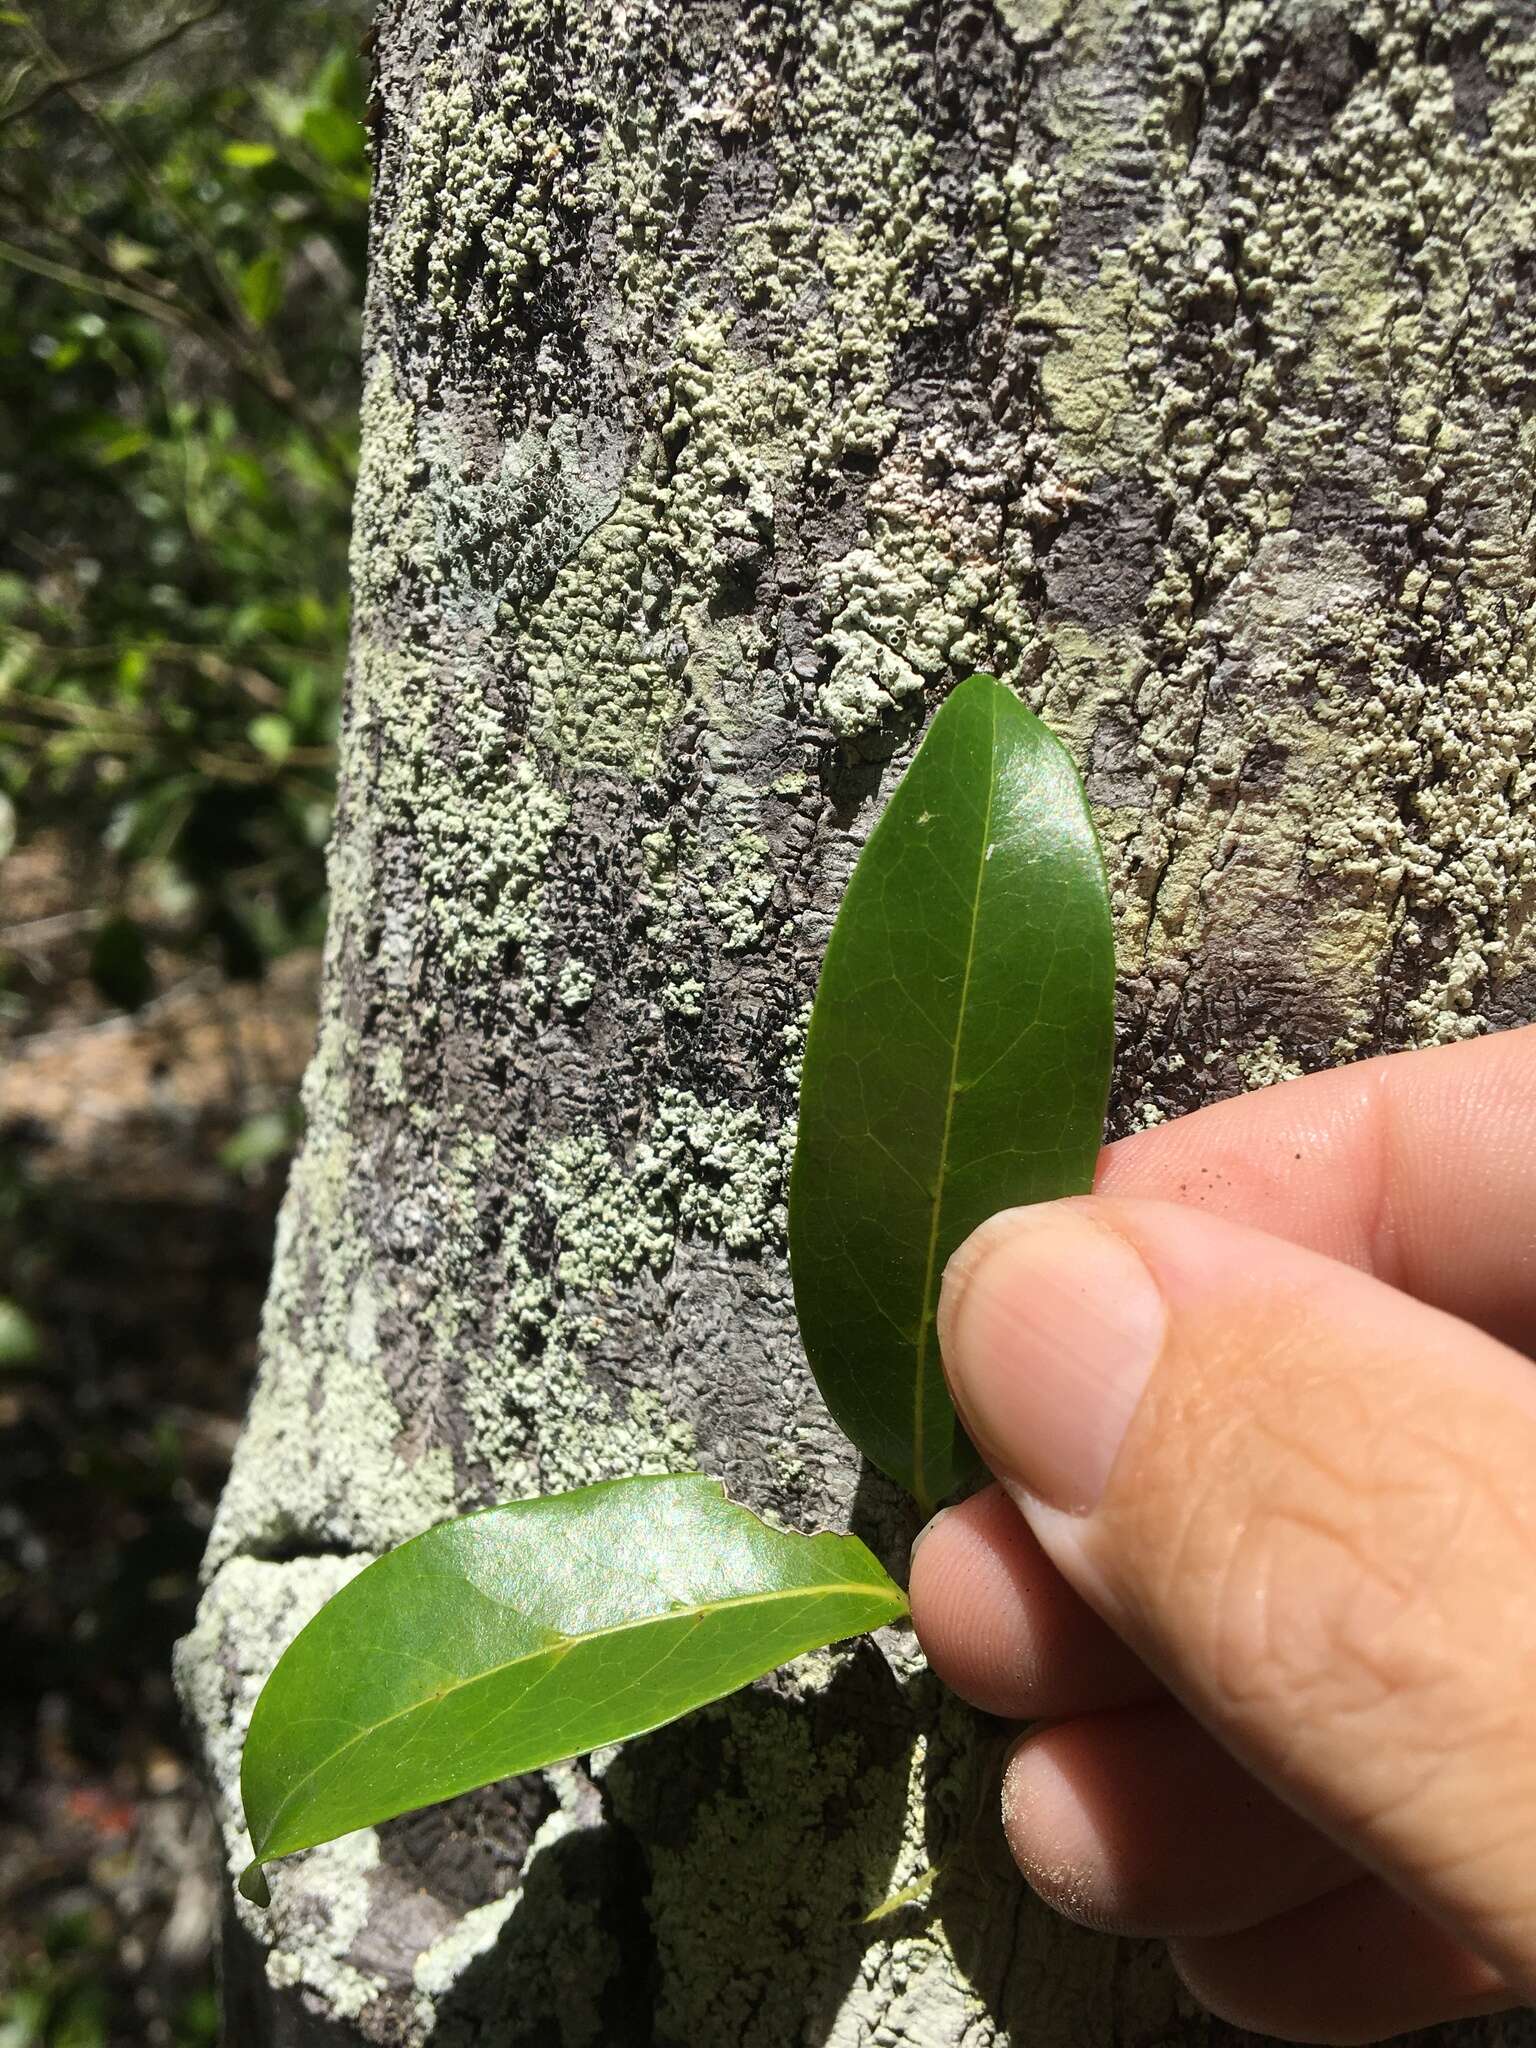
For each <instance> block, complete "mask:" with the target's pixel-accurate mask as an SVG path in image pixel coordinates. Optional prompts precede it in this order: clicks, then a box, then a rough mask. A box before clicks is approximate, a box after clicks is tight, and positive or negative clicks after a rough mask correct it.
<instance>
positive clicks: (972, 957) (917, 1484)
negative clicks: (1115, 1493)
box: [912, 696, 997, 1513]
mask: <svg viewBox="0 0 1536 2048" xmlns="http://www.w3.org/2000/svg"><path fill="white" fill-rule="evenodd" d="M987 708H988V712H989V714H990V717H991V728H990V731H989V732H988V735H987V808H986V811H985V813H984V815H983V818H982V826H981V846H980V850H979V855H978V858H977V862H976V892H975V895H974V896H973V897H972V899H971V925H970V931H969V932H968V934H967V936H966V945H965V972H964V973H963V975H962V976H961V979H960V1001H959V1004H958V1006H957V1009H956V1012H955V1034H954V1043H953V1045H952V1046H951V1047H950V1058H949V1087H948V1090H947V1091H946V1094H945V1098H944V1129H943V1132H942V1134H941V1136H940V1140H939V1169H938V1174H937V1176H936V1178H935V1180H934V1186H933V1200H932V1204H931V1214H930V1218H929V1228H928V1261H927V1265H926V1268H925V1270H924V1273H923V1303H922V1320H921V1322H920V1323H919V1324H918V1330H917V1370H916V1373H915V1375H914V1381H913V1394H912V1477H913V1481H914V1489H913V1490H914V1491H915V1493H916V1495H917V1500H918V1505H919V1506H920V1507H921V1508H922V1509H923V1510H924V1512H925V1513H926V1512H928V1511H929V1510H930V1509H931V1508H932V1507H933V1505H934V1502H933V1499H932V1498H931V1497H930V1495H929V1493H928V1488H927V1485H926V1474H925V1472H924V1469H923V1459H924V1451H925V1447H924V1441H923V1440H924V1436H925V1434H926V1431H925V1429H924V1422H923V1375H924V1373H925V1372H926V1371H927V1367H928V1339H929V1332H930V1331H931V1330H932V1329H933V1326H934V1325H933V1318H934V1271H935V1267H936V1266H937V1264H938V1253H939V1222H940V1219H941V1217H942V1215H943V1212H944V1178H945V1175H946V1174H947V1173H948V1171H949V1140H950V1134H951V1132H952V1131H953V1129H954V1123H955V1103H956V1101H957V1099H958V1093H959V1090H958V1082H959V1074H960V1041H961V1040H962V1038H963V1037H964V1036H965V1012H966V1006H967V1004H968V1003H969V1001H970V994H971V972H972V969H973V968H974V967H975V964H976V932H977V928H978V926H979V925H980V922H981V896H982V890H983V888H984V887H985V885H986V875H987V846H988V844H989V842H990V840H991V837H992V811H993V806H994V803H995V801H996V797H997V700H996V698H995V697H990V696H989V700H988V706H987Z"/></svg>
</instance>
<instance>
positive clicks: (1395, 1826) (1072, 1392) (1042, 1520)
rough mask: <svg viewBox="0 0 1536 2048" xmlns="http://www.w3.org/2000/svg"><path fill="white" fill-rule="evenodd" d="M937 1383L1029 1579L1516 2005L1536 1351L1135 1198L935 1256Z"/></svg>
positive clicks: (1365, 1281) (1523, 1921)
mask: <svg viewBox="0 0 1536 2048" xmlns="http://www.w3.org/2000/svg"><path fill="white" fill-rule="evenodd" d="M940 1334H941V1338H942V1342H943V1347H944V1357H945V1363H946V1368H947V1370H948V1373H949V1377H950V1384H951V1387H952V1389H953V1391H954V1395H955V1399H956V1403H957V1405H958V1406H959V1408H960V1411H961V1414H962V1415H963V1417H964V1419H965V1421H966V1424H967V1427H968V1428H969V1429H970V1431H971V1433H972V1435H973V1437H974V1438H975V1440H976V1443H977V1445H978V1446H979V1448H980V1449H981V1451H982V1453H983V1455H984V1456H985V1457H986V1458H987V1461H988V1462H989V1464H990V1465H991V1466H992V1469H993V1470H994V1471H995V1472H996V1473H997V1475H998V1477H999V1478H1000V1479H1001V1480H1002V1481H1003V1483H1004V1485H1005V1486H1006V1487H1007V1488H1008V1490H1009V1491H1010V1492H1011V1493H1012V1494H1013V1496H1014V1498H1015V1500H1016V1501H1017V1502H1018V1504H1019V1507H1020V1508H1021V1510H1022V1511H1023V1513H1024V1515H1025V1516H1026V1518H1027V1520H1028V1521H1029V1523H1030V1525H1031V1527H1032V1528H1033V1529H1034V1531H1035V1534H1036V1536H1037V1537H1038V1538H1039V1540H1040V1542H1041V1543H1042V1544H1043V1545H1044V1547H1045V1549H1046V1550H1047V1552H1048V1553H1049V1555H1050V1556H1051V1558H1052V1559H1053V1560H1054V1562H1055V1564H1056V1565H1057V1567H1058V1569H1059V1570H1060V1571H1061V1572H1062V1573H1063V1575H1064V1576H1065V1577H1066V1578H1067V1579H1068V1580H1069V1581H1070V1582H1071V1583H1072V1584H1073V1585H1074V1586H1075V1587H1076V1589H1077V1590H1078V1592H1079V1593H1080V1594H1081V1595H1082V1596H1083V1597H1084V1598H1085V1599H1086V1600H1088V1601H1089V1602H1090V1603H1091V1604H1092V1605H1093V1606H1094V1607H1095V1608H1097V1609H1098V1611H1099V1613H1100V1614H1101V1615H1102V1616H1103V1617H1104V1618H1105V1619H1106V1620H1107V1621H1108V1622H1109V1623H1110V1624H1111V1625H1112V1626H1113V1627H1114V1628H1115V1629H1117V1630H1118V1631H1119V1633H1120V1634H1121V1635H1122V1636H1124V1637H1125V1638H1126V1640H1127V1641H1128V1642H1130V1643H1131V1644H1132V1646H1133V1647H1134V1648H1135V1649H1136V1650H1138V1651H1139V1652H1140V1654H1141V1655H1142V1656H1143V1657H1144V1658H1145V1659H1146V1660H1147V1662H1148V1663H1149V1664H1150V1665H1151V1666H1152V1668H1153V1669H1154V1670H1155V1671H1157V1672H1158V1673H1159V1674H1160V1676H1161V1677H1163V1678H1164V1679H1165V1680H1166V1681H1167V1683H1168V1684H1169V1685H1170V1686H1171V1687H1172V1688H1173V1690H1174V1691H1175V1692H1176V1693H1177V1694H1178V1695H1179V1696H1180V1697H1181V1698H1182V1699H1183V1701H1184V1702H1185V1704H1186V1705H1187V1706H1188V1707H1189V1708H1190V1709H1191V1710H1192V1711H1193V1712H1194V1713H1195V1714H1196V1715H1197V1717H1198V1718H1199V1719H1200V1720H1202V1721H1203V1722H1204V1723H1205V1725H1206V1726H1207V1727H1208V1728H1210V1729H1211V1730H1212V1731H1213V1733H1215V1734H1216V1735H1217V1736H1218V1737H1219V1738H1220V1739H1221V1740H1222V1741H1223V1742H1225V1743H1226V1744H1227V1746H1228V1747H1229V1748H1230V1749H1231V1750H1232V1751H1233V1752H1234V1753H1235V1754H1236V1755H1237V1756H1238V1757H1239V1758H1240V1759H1241V1760H1242V1761H1243V1762H1244V1763H1245V1764H1247V1765H1248V1767H1249V1768H1250V1769H1251V1770H1252V1771H1253V1772H1254V1773H1255V1774H1256V1775H1257V1776H1259V1777H1261V1778H1262V1779H1264V1780H1265V1781H1266V1782H1267V1783H1268V1784H1269V1785H1270V1786H1271V1787H1273V1789H1274V1790H1276V1791H1277V1792H1278V1793H1280V1795H1281V1796H1282V1797H1283V1798H1285V1799H1287V1800H1289V1801H1290V1803H1291V1804H1292V1805H1294V1806H1296V1807H1298V1808H1299V1809H1301V1810H1302V1811H1303V1812H1304V1813H1306V1814H1307V1815H1308V1816H1309V1817H1310V1818H1311V1819H1312V1820H1314V1821H1315V1822H1316V1823H1317V1824H1318V1825H1319V1826H1321V1827H1322V1828H1324V1829H1325V1830H1326V1831H1327V1832H1328V1833H1330V1834H1331V1835H1333V1836H1334V1838H1335V1839H1336V1840H1338V1841H1339V1842H1341V1843H1342V1844H1343V1845H1344V1846H1345V1847H1347V1848H1348V1849H1349V1850H1351V1851H1352V1852H1353V1853H1354V1854H1355V1855H1356V1856H1357V1857H1359V1858H1360V1859H1361V1860H1362V1861H1364V1862H1365V1863H1366V1864H1367V1865H1368V1866H1370V1867H1371V1868H1374V1869H1375V1870H1377V1871H1378V1872H1379V1873H1380V1874H1381V1875H1382V1876H1384V1877H1385V1878H1387V1879H1388V1880H1389V1881H1390V1882H1391V1883H1392V1884H1394V1885H1395V1886H1396V1887H1397V1888H1398V1889H1399V1890H1400V1891H1402V1892H1404V1893H1406V1894H1407V1895H1408V1896H1409V1897H1412V1898H1414V1899H1416V1900H1417V1901H1418V1902H1419V1903H1420V1904H1421V1905H1423V1906H1424V1907H1426V1908H1427V1909H1428V1910H1429V1911H1430V1912H1431V1913H1433V1914H1435V1915H1436V1916H1437V1917H1439V1918H1440V1919H1441V1920H1442V1921H1443V1922H1445V1923H1446V1924H1447V1925H1449V1926H1451V1927H1452V1928H1453V1929H1454V1930H1455V1931H1456V1932H1457V1933H1459V1934H1460V1935H1461V1936H1462V1937H1463V1939H1465V1940H1466V1941H1467V1942H1469V1943H1470V1944H1471V1945H1472V1946H1473V1947H1475V1948H1476V1949H1478V1950H1479V1951H1480V1952H1481V1953H1482V1954H1484V1955H1485V1956H1486V1957H1487V1958H1488V1959H1489V1960H1490V1961H1491V1962H1493V1963H1494V1964H1495V1966H1496V1967H1498V1968H1499V1969H1500V1970H1501V1971H1502V1972H1503V1974H1504V1976H1505V1978H1506V1980H1507V1982H1508V1983H1509V1985H1510V1986H1511V1988H1512V1989H1513V1990H1515V1991H1516V1992H1518V1993H1519V1994H1520V1995H1522V1996H1524V1997H1527V1998H1529V1997H1531V1996H1532V1995H1536V1859H1533V1858H1532V1856H1531V1853H1530V1844H1531V1841H1532V1839H1533V1836H1536V1591H1533V1589H1536V1369H1533V1367H1532V1366H1531V1364H1530V1363H1529V1361H1527V1360H1526V1359H1524V1358H1522V1357H1521V1356H1520V1355H1519V1354H1518V1353H1517V1352H1514V1351H1512V1350H1509V1349H1507V1348H1506V1347H1505V1346H1504V1345H1502V1344H1499V1343H1496V1342H1495V1341H1494V1340H1493V1339H1492V1338H1490V1337H1486V1336H1484V1335H1483V1334H1482V1333H1481V1332H1479V1331H1477V1330H1474V1329H1472V1328H1470V1327H1469V1326H1468V1325H1466V1324H1464V1323H1460V1322H1458V1321H1456V1320H1455V1319H1453V1318H1452V1317H1450V1316H1446V1315H1443V1314H1441V1313H1440V1312H1439V1311H1437V1310H1434V1309H1429V1308H1425V1307H1424V1306H1422V1305H1421V1304H1420V1303H1418V1302H1416V1301H1413V1300H1411V1299H1410V1298H1409V1297H1407V1296H1405V1295H1402V1294H1399V1293H1397V1292H1396V1291H1395V1290H1394V1289H1392V1288H1390V1287H1387V1286H1385V1285H1383V1284H1382V1283H1381V1282H1380V1281H1377V1280H1373V1279H1371V1278H1369V1277H1368V1276H1367V1275H1365V1274H1363V1273H1360V1272H1357V1271H1355V1270H1354V1269H1353V1268H1352V1267H1348V1266H1344V1265H1340V1264H1338V1263H1336V1262H1335V1261H1333V1260H1331V1259H1327V1258H1323V1257H1321V1256H1319V1255H1318V1254H1317V1253H1314V1252H1308V1251H1304V1250H1301V1249H1300V1248H1299V1247H1297V1246H1294V1245H1291V1244H1288V1243H1285V1242H1283V1241H1282V1240H1280V1239H1278V1238H1272V1237H1268V1236H1266V1235H1264V1234H1263V1233H1261V1232H1258V1231H1254V1230H1247V1229H1244V1228H1242V1227H1240V1226H1238V1225H1236V1224H1232V1223H1227V1222H1223V1221H1220V1220H1218V1219H1216V1218H1214V1217H1211V1216H1208V1215H1204V1214H1201V1213H1199V1212H1197V1211H1194V1210H1189V1209H1183V1208H1179V1207H1175V1206H1172V1205H1169V1204H1165V1203H1160V1202H1133V1201H1095V1200H1092V1199H1084V1200H1081V1201H1069V1202H1060V1203H1051V1204H1049V1205H1045V1206H1042V1207H1040V1208H1036V1209H1028V1210H1011V1211H1008V1212H1005V1213H1004V1214H1003V1215H1001V1216H997V1217H994V1218H993V1219H992V1221H991V1222H990V1223H988V1224H986V1225H985V1226H984V1227H983V1228H982V1229H981V1230H980V1231H978V1232H977V1233H976V1235H975V1236H974V1237H973V1238H971V1239H970V1240H969V1242H968V1243H967V1244H966V1245H964V1246H963V1247H962V1248H961V1250H960V1251H959V1252H958V1253H957V1254H956V1257H955V1259H954V1261H953V1262H952V1264H951V1267H950V1271H949V1274H948V1275H947V1277H946V1281H945V1292H944V1299H943V1304H942V1308H941V1312H940Z"/></svg>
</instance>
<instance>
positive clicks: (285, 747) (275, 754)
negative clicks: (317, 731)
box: [245, 711, 293, 766]
mask: <svg viewBox="0 0 1536 2048" xmlns="http://www.w3.org/2000/svg"><path fill="white" fill-rule="evenodd" d="M245 730H246V733H247V735H248V737H249V739H250V742H251V745H252V746H253V747H255V748H256V750H257V752H258V753H262V754H265V755H266V757H267V759H268V760H269V761H272V762H275V763H277V764H278V765H279V766H281V764H282V763H283V762H284V761H286V760H287V758H288V756H289V755H290V754H291V753H292V752H293V727H292V726H291V725H290V724H289V723H288V721H287V719H286V718H281V717H279V715H278V714H277V712H275V711H261V712H258V713H257V715H256V717H254V718H253V719H252V720H251V722H250V724H249V725H248V726H247V727H246V729H245Z"/></svg>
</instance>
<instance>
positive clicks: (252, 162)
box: [223, 142, 277, 171]
mask: <svg viewBox="0 0 1536 2048" xmlns="http://www.w3.org/2000/svg"><path fill="white" fill-rule="evenodd" d="M223 154H224V161H225V163H227V164H231V165H233V167H234V168H235V169H236V170H237V171H263V170H265V169H266V167H267V165H268V164H272V163H276V161H277V151H276V149H275V148H274V147H273V145H272V144H271V143H270V142H226V143H225V145H224V152H223Z"/></svg>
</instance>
